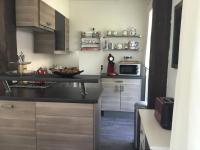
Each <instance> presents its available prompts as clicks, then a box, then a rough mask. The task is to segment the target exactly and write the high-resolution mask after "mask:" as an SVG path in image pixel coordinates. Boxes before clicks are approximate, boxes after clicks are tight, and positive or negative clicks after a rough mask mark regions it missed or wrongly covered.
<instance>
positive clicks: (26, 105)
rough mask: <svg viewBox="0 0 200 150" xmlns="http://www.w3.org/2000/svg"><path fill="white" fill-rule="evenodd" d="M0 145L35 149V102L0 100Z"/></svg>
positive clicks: (8, 148)
mask: <svg viewBox="0 0 200 150" xmlns="http://www.w3.org/2000/svg"><path fill="white" fill-rule="evenodd" d="M0 147H1V148H0V149H1V150H36V134H35V103H31V102H12V101H0Z"/></svg>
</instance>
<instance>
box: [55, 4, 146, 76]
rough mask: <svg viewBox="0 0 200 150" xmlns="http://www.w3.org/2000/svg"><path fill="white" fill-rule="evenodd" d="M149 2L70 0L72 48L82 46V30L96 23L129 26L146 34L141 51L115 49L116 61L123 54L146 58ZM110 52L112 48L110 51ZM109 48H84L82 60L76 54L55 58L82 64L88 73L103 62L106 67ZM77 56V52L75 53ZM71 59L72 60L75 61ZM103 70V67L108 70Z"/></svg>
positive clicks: (99, 26) (101, 28) (108, 27)
mask: <svg viewBox="0 0 200 150" xmlns="http://www.w3.org/2000/svg"><path fill="white" fill-rule="evenodd" d="M147 7H148V2H147V1H146V0H92V1H91V0H71V1H70V13H69V14H70V51H76V50H80V31H88V30H89V29H90V28H92V27H94V28H96V30H98V31H106V30H123V29H126V28H129V27H135V28H137V31H138V33H140V34H141V35H142V36H143V38H142V39H141V40H140V42H141V51H140V52H112V54H113V55H114V57H115V58H116V59H115V60H116V61H115V62H117V61H119V60H121V59H122V58H123V56H129V55H131V56H133V57H134V58H135V59H138V60H142V61H143V62H144V52H145V44H146V33H147V22H148V16H147V15H148V14H147ZM110 53H111V52H110ZM108 54H109V52H103V51H98V52H94V51H92V52H82V51H80V52H79V54H78V57H79V58H78V59H79V62H77V61H76V60H75V58H76V57H75V56H74V55H76V54H73V53H72V54H71V56H69V55H68V56H62V57H57V58H56V59H55V63H56V64H66V65H68V64H69V61H67V60H69V59H70V58H73V59H70V61H72V62H73V63H74V64H77V63H79V68H80V69H83V70H85V72H84V73H85V74H99V72H100V66H101V65H104V68H105V70H106V66H107V56H108ZM76 56H77V55H76ZM73 63H72V64H73ZM105 70H104V71H105Z"/></svg>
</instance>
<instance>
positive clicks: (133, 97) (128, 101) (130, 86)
mask: <svg viewBox="0 0 200 150" xmlns="http://www.w3.org/2000/svg"><path fill="white" fill-rule="evenodd" d="M120 90H121V95H120V96H121V111H126V112H134V105H135V103H137V102H138V101H141V80H139V79H134V80H128V81H125V82H124V83H123V84H121V85H120Z"/></svg>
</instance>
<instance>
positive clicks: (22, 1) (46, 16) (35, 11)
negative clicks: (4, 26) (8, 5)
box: [16, 0, 55, 31]
mask: <svg viewBox="0 0 200 150" xmlns="http://www.w3.org/2000/svg"><path fill="white" fill-rule="evenodd" d="M16 25H17V27H32V28H40V29H45V30H50V31H53V30H55V10H54V9H53V8H51V7H50V6H49V5H47V4H46V3H45V2H43V1H41V0H16Z"/></svg>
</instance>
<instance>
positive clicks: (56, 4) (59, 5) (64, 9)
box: [42, 0, 69, 18]
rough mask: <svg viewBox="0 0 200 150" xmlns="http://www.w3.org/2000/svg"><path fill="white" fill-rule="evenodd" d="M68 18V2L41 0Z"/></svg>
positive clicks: (63, 0) (66, 0)
mask: <svg viewBox="0 0 200 150" xmlns="http://www.w3.org/2000/svg"><path fill="white" fill-rule="evenodd" d="M42 1H44V2H46V3H47V4H48V5H49V6H51V7H53V8H54V9H56V10H58V11H59V12H60V13H62V14H63V15H64V16H65V17H67V18H69V0H42Z"/></svg>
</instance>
